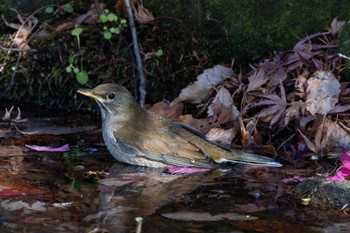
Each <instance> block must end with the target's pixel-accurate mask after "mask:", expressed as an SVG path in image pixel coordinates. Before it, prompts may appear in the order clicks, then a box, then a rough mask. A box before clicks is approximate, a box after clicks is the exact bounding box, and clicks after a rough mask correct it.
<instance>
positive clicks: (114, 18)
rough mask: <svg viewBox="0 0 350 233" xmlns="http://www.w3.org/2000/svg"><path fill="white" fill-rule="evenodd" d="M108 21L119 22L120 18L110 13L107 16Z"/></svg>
mask: <svg viewBox="0 0 350 233" xmlns="http://www.w3.org/2000/svg"><path fill="white" fill-rule="evenodd" d="M107 20H108V21H110V22H112V21H117V20H118V17H117V16H116V15H115V14H113V13H109V14H108V15H107Z"/></svg>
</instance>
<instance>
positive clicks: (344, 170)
mask: <svg viewBox="0 0 350 233" xmlns="http://www.w3.org/2000/svg"><path fill="white" fill-rule="evenodd" d="M348 153H349V151H348V152H346V153H343V154H341V155H340V161H341V163H342V166H341V167H340V169H339V171H337V172H336V173H335V175H334V176H330V177H328V178H326V179H327V180H335V181H347V180H346V179H345V177H346V176H349V175H350V156H349V154H348Z"/></svg>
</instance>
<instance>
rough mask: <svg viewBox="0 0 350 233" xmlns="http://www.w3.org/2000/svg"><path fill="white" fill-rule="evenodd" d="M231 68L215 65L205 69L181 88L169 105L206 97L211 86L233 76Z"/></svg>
mask: <svg viewBox="0 0 350 233" xmlns="http://www.w3.org/2000/svg"><path fill="white" fill-rule="evenodd" d="M233 74H234V73H233V71H232V69H230V68H228V67H225V66H222V65H216V66H214V67H213V68H210V69H206V70H204V71H203V73H202V74H200V75H199V76H198V77H197V81H195V82H194V83H193V84H191V85H189V86H187V87H186V88H184V89H182V90H181V93H180V95H179V97H177V98H176V99H175V100H173V102H171V104H170V106H173V105H175V104H177V103H179V102H181V101H185V102H190V103H200V102H201V101H203V100H205V99H207V98H208V96H209V95H210V93H211V92H212V91H213V88H214V87H215V86H217V85H218V84H220V83H221V82H223V81H224V80H225V79H227V78H229V77H230V76H233Z"/></svg>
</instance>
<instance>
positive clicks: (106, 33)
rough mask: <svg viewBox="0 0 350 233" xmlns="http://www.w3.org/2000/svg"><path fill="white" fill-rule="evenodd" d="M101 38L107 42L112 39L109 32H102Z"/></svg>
mask: <svg viewBox="0 0 350 233" xmlns="http://www.w3.org/2000/svg"><path fill="white" fill-rule="evenodd" d="M103 37H104V38H105V39H106V40H109V39H111V38H112V33H111V32H108V31H106V32H103Z"/></svg>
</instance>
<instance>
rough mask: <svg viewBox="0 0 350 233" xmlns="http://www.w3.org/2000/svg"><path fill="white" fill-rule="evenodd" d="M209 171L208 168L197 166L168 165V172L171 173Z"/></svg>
mask: <svg viewBox="0 0 350 233" xmlns="http://www.w3.org/2000/svg"><path fill="white" fill-rule="evenodd" d="M207 171H210V169H208V168H199V167H176V166H174V167H169V168H168V172H169V173H171V174H192V173H197V172H207Z"/></svg>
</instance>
